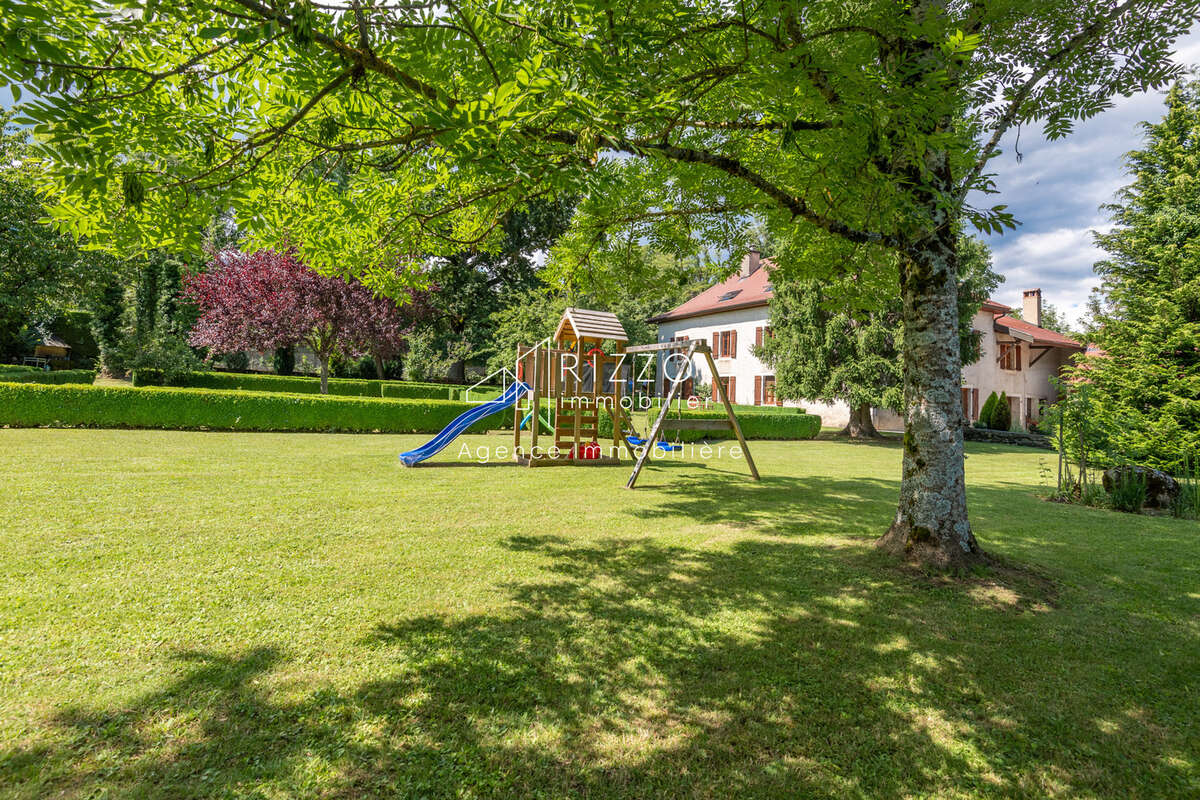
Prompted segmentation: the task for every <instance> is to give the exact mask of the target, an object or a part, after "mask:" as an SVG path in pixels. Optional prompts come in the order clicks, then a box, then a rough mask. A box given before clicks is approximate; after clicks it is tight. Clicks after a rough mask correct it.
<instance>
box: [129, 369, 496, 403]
mask: <svg viewBox="0 0 1200 800" xmlns="http://www.w3.org/2000/svg"><path fill="white" fill-rule="evenodd" d="M167 383H168V382H167V381H166V380H165V379H164V377H163V373H162V372H161V371H160V370H156V369H141V370H135V371H134V373H133V385H134V386H163V385H165V384H167ZM169 384H170V385H171V386H177V387H188V388H194V389H233V390H243V391H252V392H290V393H292V394H320V393H321V379H320V378H314V377H311V376H308V375H270V374H254V373H242V372H189V373H187V374H186V375H184V376H183V377H181V378H177V379H174V380H171V381H170V382H169ZM466 389H467V387H466V386H455V385H450V384H445V383H422V382H419V381H380V380H358V379H351V378H330V379H329V394H334V395H340V396H343V397H394V398H407V399H417V400H461V399H462V398H463V395H464V394H465V392H466ZM491 392H492V390H491V389H489V388H484V387H480V388H479V389H477V390H475V391H474V392H472V398H471V399H472V400H474V399H479V398H485V397H488V396H490V394H491ZM495 393H496V394H499V393H500V390H499V389H498V388H497V389H495Z"/></svg>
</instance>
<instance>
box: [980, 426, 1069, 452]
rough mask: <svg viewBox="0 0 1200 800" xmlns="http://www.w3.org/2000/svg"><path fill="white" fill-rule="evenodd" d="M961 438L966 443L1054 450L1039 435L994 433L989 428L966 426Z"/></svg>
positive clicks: (1012, 432)
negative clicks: (1011, 445)
mask: <svg viewBox="0 0 1200 800" xmlns="http://www.w3.org/2000/svg"><path fill="white" fill-rule="evenodd" d="M963 438H964V439H966V440H967V441H968V442H992V443H993V444H1014V445H1019V446H1021V447H1040V448H1041V449H1043V450H1053V449H1054V445H1052V444H1051V443H1050V440H1049V439H1048V438H1046V437H1045V436H1042V435H1041V434H1040V433H1025V432H1023V431H996V430H992V429H991V428H975V427H972V426H970V425H968V426H966V427H965V428H963Z"/></svg>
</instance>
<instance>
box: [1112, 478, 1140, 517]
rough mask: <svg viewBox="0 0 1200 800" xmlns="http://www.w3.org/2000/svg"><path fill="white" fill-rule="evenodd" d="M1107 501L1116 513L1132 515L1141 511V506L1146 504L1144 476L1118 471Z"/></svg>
mask: <svg viewBox="0 0 1200 800" xmlns="http://www.w3.org/2000/svg"><path fill="white" fill-rule="evenodd" d="M1108 500H1109V502H1110V503H1111V504H1112V507H1113V508H1114V509H1116V510H1117V511H1127V512H1130V513H1134V514H1136V513H1137V512H1139V511H1141V510H1142V506H1143V505H1145V504H1146V476H1145V474H1144V473H1140V472H1135V471H1134V470H1121V471H1119V472H1118V473H1117V477H1116V480H1114V481H1113V482H1112V489H1111V491H1109V493H1108Z"/></svg>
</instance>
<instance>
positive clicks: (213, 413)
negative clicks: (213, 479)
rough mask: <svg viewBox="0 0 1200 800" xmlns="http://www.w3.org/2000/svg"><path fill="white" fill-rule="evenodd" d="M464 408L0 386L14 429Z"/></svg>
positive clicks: (388, 417) (402, 427) (414, 427)
mask: <svg viewBox="0 0 1200 800" xmlns="http://www.w3.org/2000/svg"><path fill="white" fill-rule="evenodd" d="M467 408H468V406H467V405H466V404H464V403H458V402H452V401H449V400H384V399H369V398H358V397H329V396H323V395H311V394H302V395H301V394H284V393H281V392H246V391H229V390H225V391H212V390H205V389H186V388H160V387H146V388H131V387H127V386H78V385H66V386H46V385H37V384H16V383H0V424H4V425H11V426H14V427H34V426H56V427H57V426H62V427H73V426H81V427H97V428H164V429H199V428H203V429H211V430H237V431H380V432H386V433H436V432H438V431H440V430H441V429H442V428H444V427H445V426H446V425H447V424H448V423H449V422H450V421H451V420H453V419H454V418H455V417H457V416H458V415H459V414H461V413H462V412H463V411H465V410H466V409H467ZM511 426H512V414H511V413H508V414H503V413H502V414H495V415H493V416H491V417H488V418H486V419H484V420H482V421H480V422H479V423H477V424H476V425H475V426H473V427H472V428H471V429H470V430H471V432H475V433H481V432H484V431H487V430H493V429H499V428H504V427H510V428H511Z"/></svg>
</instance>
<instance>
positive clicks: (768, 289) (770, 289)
mask: <svg viewBox="0 0 1200 800" xmlns="http://www.w3.org/2000/svg"><path fill="white" fill-rule="evenodd" d="M774 291H775V284H773V283H768V284H767V285H766V286H764V287H763V292H765V293H766V294H770V293H771V292H774Z"/></svg>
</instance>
